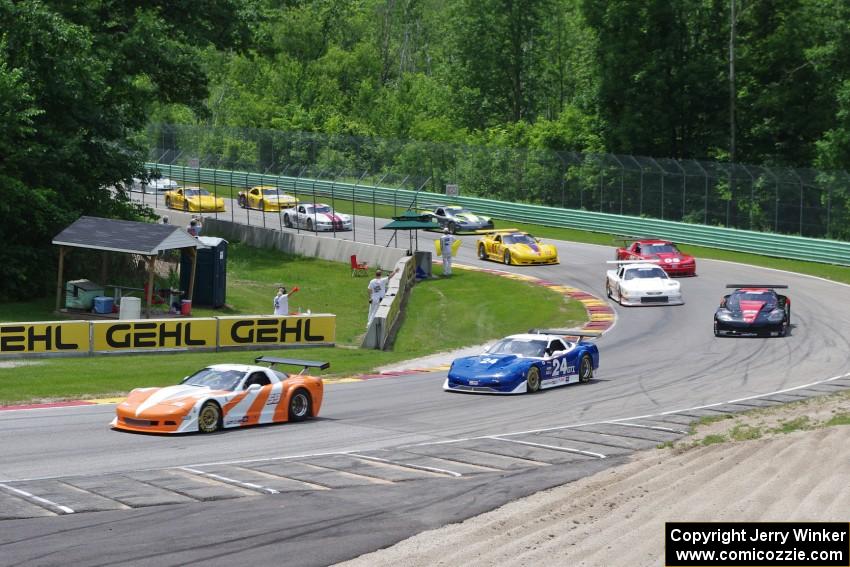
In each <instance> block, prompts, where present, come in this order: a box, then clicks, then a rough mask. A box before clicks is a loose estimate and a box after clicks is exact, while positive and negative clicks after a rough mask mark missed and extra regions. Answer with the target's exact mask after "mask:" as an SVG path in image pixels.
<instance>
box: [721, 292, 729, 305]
mask: <svg viewBox="0 0 850 567" xmlns="http://www.w3.org/2000/svg"><path fill="white" fill-rule="evenodd" d="M727 299H729V296H728V295H724V296H723V297H721V298H720V307H726V300H727Z"/></svg>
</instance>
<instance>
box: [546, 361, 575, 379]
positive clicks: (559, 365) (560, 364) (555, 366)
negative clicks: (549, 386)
mask: <svg viewBox="0 0 850 567" xmlns="http://www.w3.org/2000/svg"><path fill="white" fill-rule="evenodd" d="M569 364H570V361H569V360H567V359H566V358H562V359H560V360H558V359H555V360H553V361H552V375H553V376H557V375H558V374H575V371H576V367H575V366H570V365H569Z"/></svg>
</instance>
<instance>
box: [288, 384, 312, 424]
mask: <svg viewBox="0 0 850 567" xmlns="http://www.w3.org/2000/svg"><path fill="white" fill-rule="evenodd" d="M308 417H310V394H308V393H307V390H304V389H300V388H299V389H298V390H295V392H293V393H292V397H290V398H289V421H302V420H304V419H307V418H308Z"/></svg>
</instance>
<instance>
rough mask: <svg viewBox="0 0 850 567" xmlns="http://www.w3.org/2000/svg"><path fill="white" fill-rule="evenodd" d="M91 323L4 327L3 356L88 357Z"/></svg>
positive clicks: (0, 341)
mask: <svg viewBox="0 0 850 567" xmlns="http://www.w3.org/2000/svg"><path fill="white" fill-rule="evenodd" d="M90 350H91V343H90V341H89V322H88V321H48V322H38V323H0V355H17V356H22V355H27V354H45V353H55V354H88V353H89V351H90Z"/></svg>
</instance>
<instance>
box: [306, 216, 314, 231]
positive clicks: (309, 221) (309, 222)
mask: <svg viewBox="0 0 850 567" xmlns="http://www.w3.org/2000/svg"><path fill="white" fill-rule="evenodd" d="M307 230H313V219H307Z"/></svg>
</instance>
